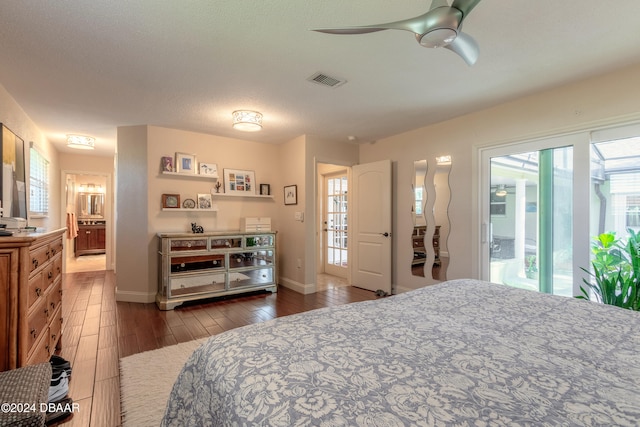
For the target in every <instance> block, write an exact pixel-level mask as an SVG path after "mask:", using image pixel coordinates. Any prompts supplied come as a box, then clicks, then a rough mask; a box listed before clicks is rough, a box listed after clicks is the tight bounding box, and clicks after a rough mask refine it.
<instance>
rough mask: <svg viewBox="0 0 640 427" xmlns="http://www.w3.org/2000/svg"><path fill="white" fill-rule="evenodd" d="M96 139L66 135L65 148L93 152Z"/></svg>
mask: <svg viewBox="0 0 640 427" xmlns="http://www.w3.org/2000/svg"><path fill="white" fill-rule="evenodd" d="M95 142H96V139H95V138H92V137H90V136H84V135H67V147H69V148H77V149H79V150H93V149H94V148H95V147H94V145H95Z"/></svg>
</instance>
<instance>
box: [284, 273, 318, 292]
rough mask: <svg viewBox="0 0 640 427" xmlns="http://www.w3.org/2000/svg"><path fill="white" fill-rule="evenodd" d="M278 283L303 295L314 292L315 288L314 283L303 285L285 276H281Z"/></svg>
mask: <svg viewBox="0 0 640 427" xmlns="http://www.w3.org/2000/svg"><path fill="white" fill-rule="evenodd" d="M278 284H279V285H280V286H284V287H285V288H287V289H291V290H292V291H296V292H298V293H300V294H303V295H308V294H314V293H315V292H316V289H317V288H316V284H315V283H309V284H306V285H305V284H304V283H300V282H296V281H295V280H291V279H287V278H285V277H281V278H280V280H279V283H278Z"/></svg>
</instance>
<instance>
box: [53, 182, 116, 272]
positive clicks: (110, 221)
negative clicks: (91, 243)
mask: <svg viewBox="0 0 640 427" xmlns="http://www.w3.org/2000/svg"><path fill="white" fill-rule="evenodd" d="M67 175H93V176H100V177H104V178H105V181H106V184H105V194H104V219H105V234H106V237H105V238H106V242H105V243H106V244H105V268H106V269H107V270H114V272H115V256H114V255H115V254H114V250H115V242H114V236H115V224H114V222H115V220H114V217H115V216H114V207H113V203H112V200H114V198H113V182H112V174H110V173H108V172H95V171H83V170H76V169H64V170H61V171H60V222H61V223H62V224H61V226H62V227H66V226H67V224H66V221H67V190H66V185H67ZM64 246H65V251H64V252H65V253H64V256H63V257H62V271H63V272H65V273H66V271H67V257H69V256H70V255H71V256H73V240H69V239H66V237H65V245H64Z"/></svg>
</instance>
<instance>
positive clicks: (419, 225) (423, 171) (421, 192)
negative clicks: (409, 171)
mask: <svg viewBox="0 0 640 427" xmlns="http://www.w3.org/2000/svg"><path fill="white" fill-rule="evenodd" d="M427 167H428V166H427V161H426V160H417V161H415V162H413V172H414V180H413V184H412V187H413V196H414V197H413V205H412V207H411V214H412V216H413V233H412V235H411V245H412V246H413V260H412V262H411V274H412V275H414V276H419V277H424V263H425V261H426V260H427V252H426V249H425V246H424V242H425V240H424V236H425V233H426V231H427V222H426V219H425V216H424V209H425V206H426V202H427V200H426V195H427V192H426V191H425V184H426V179H427Z"/></svg>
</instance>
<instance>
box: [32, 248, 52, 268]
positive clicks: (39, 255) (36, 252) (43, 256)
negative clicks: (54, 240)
mask: <svg viewBox="0 0 640 427" xmlns="http://www.w3.org/2000/svg"><path fill="white" fill-rule="evenodd" d="M49 254H50V252H49V245H42V246H38V247H36V248H33V249H31V251H30V252H29V258H30V259H29V266H30V270H29V271H30V272H31V273H33V272H34V271H36V270H38V269H39V268H41V267H42V266H44V265H45V264H46V263H47V261H49Z"/></svg>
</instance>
